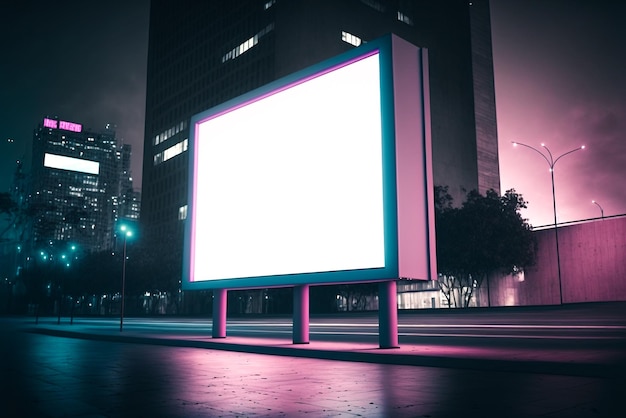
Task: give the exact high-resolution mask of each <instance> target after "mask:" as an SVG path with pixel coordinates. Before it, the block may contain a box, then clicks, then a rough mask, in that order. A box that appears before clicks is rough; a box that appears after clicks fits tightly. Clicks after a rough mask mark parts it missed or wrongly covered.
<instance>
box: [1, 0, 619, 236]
mask: <svg viewBox="0 0 626 418" xmlns="http://www.w3.org/2000/svg"><path fill="white" fill-rule="evenodd" d="M148 9H149V1H148V0H136V1H122V0H112V1H108V2H85V1H78V0H66V1H63V2H53V3H50V2H44V1H42V0H26V1H20V2H2V3H1V5H0V17H1V18H2V24H1V25H0V51H2V65H0V191H5V190H7V189H8V188H9V185H10V182H11V178H12V173H13V170H14V167H15V160H16V159H19V158H22V156H23V155H25V154H26V155H27V156H28V152H29V151H28V150H29V147H30V141H31V139H32V130H33V128H34V127H35V126H36V124H37V123H39V122H40V121H42V120H43V118H44V117H45V116H47V115H49V116H59V117H60V118H61V119H62V120H69V121H72V122H75V123H79V124H82V125H83V129H90V128H94V129H98V128H101V127H104V125H105V124H106V123H113V124H115V125H117V129H116V131H117V136H118V138H122V139H124V141H125V142H127V143H130V144H132V145H133V159H132V171H133V178H134V181H135V185H136V186H141V160H142V152H143V132H144V112H145V85H146V59H147V41H148ZM37 10H45V13H37V12H36V11H37ZM491 12H492V16H491V18H492V37H493V54H494V69H495V83H496V105H497V115H498V134H499V153H500V173H501V185H502V190H503V191H504V190H506V189H509V188H515V189H516V190H517V191H518V192H519V193H522V195H523V196H524V198H525V199H526V200H527V201H529V208H528V209H527V210H525V211H524V213H523V215H524V216H525V217H527V218H529V219H530V222H531V223H532V224H533V225H536V226H538V225H545V224H550V223H552V222H553V213H552V192H551V184H550V173H549V171H548V165H547V164H546V162H545V161H544V160H543V159H542V158H541V157H540V156H539V155H537V154H536V153H534V152H532V151H531V150H529V149H520V148H517V149H515V148H513V146H512V145H511V141H518V142H522V143H525V144H528V145H532V146H535V147H537V148H540V146H541V145H540V144H541V143H545V144H546V145H547V146H548V147H549V148H550V150H551V151H552V152H553V153H554V154H555V155H560V154H561V153H564V152H567V151H569V150H571V149H573V148H576V147H578V146H580V145H586V149H585V150H584V151H580V152H577V153H573V154H571V155H568V156H566V157H564V158H563V159H562V160H560V161H559V162H558V164H557V165H556V167H555V183H556V195H557V209H558V215H559V216H558V219H559V222H566V221H572V220H577V219H586V218H591V217H599V216H600V210H599V208H598V206H597V205H595V204H593V203H592V200H595V201H596V202H598V203H599V204H600V205H601V206H602V207H603V209H604V215H605V216H610V215H615V214H623V213H626V187H625V186H624V179H626V77H624V74H626V54H624V47H623V41H624V40H625V39H626V25H624V24H623V22H624V21H626V2H620V1H615V0H594V1H588V0H587V1H583V0H524V1H522V0H492V2H491Z"/></svg>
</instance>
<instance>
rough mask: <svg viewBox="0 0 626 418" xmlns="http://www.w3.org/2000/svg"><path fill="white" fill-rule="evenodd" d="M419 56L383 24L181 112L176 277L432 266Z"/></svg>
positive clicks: (284, 275)
mask: <svg viewBox="0 0 626 418" xmlns="http://www.w3.org/2000/svg"><path fill="white" fill-rule="evenodd" d="M427 68H428V63H427V54H426V51H424V50H421V49H419V48H417V47H415V46H414V45H411V44H409V43H408V42H406V41H403V40H401V39H400V38H397V37H395V36H393V35H389V36H387V37H384V38H380V39H378V40H374V41H369V42H367V43H365V44H363V45H362V46H360V47H359V48H355V49H353V50H351V51H348V52H346V53H344V54H341V55H338V56H336V57H333V58H331V59H329V60H327V61H324V62H321V63H319V64H316V65H315V66H313V67H309V68H306V69H304V70H302V71H299V72H297V73H294V74H292V75H289V76H288V77H286V78H283V79H280V80H276V81H275V82H273V83H270V84H268V85H266V86H263V87H261V88H259V89H257V90H254V91H251V92H249V93H247V94H246V95H244V96H241V97H237V98H235V99H233V100H231V101H229V102H226V103H224V104H221V105H219V106H216V107H214V108H212V109H208V110H206V111H204V112H202V113H199V114H198V115H195V116H194V117H193V118H192V119H191V123H190V128H191V132H190V137H189V148H188V150H189V200H188V205H189V206H188V216H187V217H186V219H185V250H184V262H183V288H184V289H219V288H222V289H232V288H254V287H257V288H258V287H275V286H291V285H298V284H325V283H326V284H328V283H348V282H363V281H380V280H393V279H397V278H411V279H421V280H427V279H432V278H433V277H436V270H435V268H434V266H436V259H435V255H434V248H435V243H434V231H435V230H434V212H433V204H432V202H433V196H432V190H433V185H432V162H431V157H430V153H431V142H430V124H429V120H430V105H429V100H428V71H427Z"/></svg>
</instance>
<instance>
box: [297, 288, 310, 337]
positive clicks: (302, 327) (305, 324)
mask: <svg viewBox="0 0 626 418" xmlns="http://www.w3.org/2000/svg"><path fill="white" fill-rule="evenodd" d="M293 343H294V344H308V343H309V285H308V284H303V285H300V286H295V287H294V288H293Z"/></svg>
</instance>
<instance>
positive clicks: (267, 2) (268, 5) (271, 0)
mask: <svg viewBox="0 0 626 418" xmlns="http://www.w3.org/2000/svg"><path fill="white" fill-rule="evenodd" d="M275 4H276V0H269V1H266V2H265V5H264V6H263V8H264V9H265V10H267V9H269V8H270V7H272V6H273V5H275Z"/></svg>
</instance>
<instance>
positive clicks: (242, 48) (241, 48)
mask: <svg viewBox="0 0 626 418" xmlns="http://www.w3.org/2000/svg"><path fill="white" fill-rule="evenodd" d="M273 29H274V24H273V23H270V24H269V25H267V26H266V27H264V28H263V29H261V30H260V31H259V32H257V33H256V34H255V35H254V36H252V37H251V38H250V39H248V40H246V41H245V42H242V43H241V44H239V45H238V46H237V47H235V48H233V49H231V50H230V51H228V52H227V53H226V54H224V56H222V62H226V61H228V60H232V59H235V58H237V57H238V56H239V55H241V54H243V53H244V52H247V51H248V50H249V49H250V48H252V47H253V46H255V45H256V44H258V43H259V39H261V38H262V37H263V36H265V35H266V34H268V33H269V32H271V31H272V30H273Z"/></svg>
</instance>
